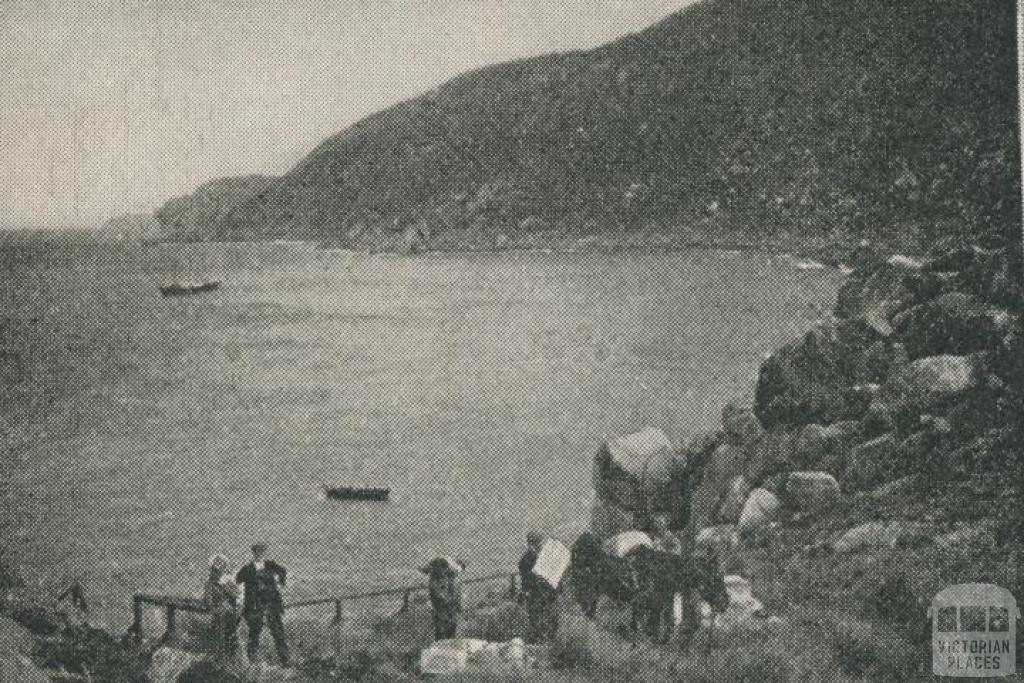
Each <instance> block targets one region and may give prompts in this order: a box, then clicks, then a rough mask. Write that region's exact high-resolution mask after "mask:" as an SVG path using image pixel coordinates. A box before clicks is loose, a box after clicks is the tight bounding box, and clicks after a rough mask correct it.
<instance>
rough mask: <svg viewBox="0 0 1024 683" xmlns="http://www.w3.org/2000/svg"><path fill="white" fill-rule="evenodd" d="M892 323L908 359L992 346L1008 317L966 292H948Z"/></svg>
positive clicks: (1002, 330)
mask: <svg viewBox="0 0 1024 683" xmlns="http://www.w3.org/2000/svg"><path fill="white" fill-rule="evenodd" d="M892 324H893V329H894V330H895V332H896V335H897V337H898V338H899V339H900V340H901V341H902V342H903V344H904V346H905V347H906V349H907V354H908V355H909V356H910V358H922V357H924V356H937V355H941V354H954V355H964V354H968V353H973V352H975V351H982V350H985V349H990V348H993V347H995V346H996V345H997V344H998V343H999V340H1000V339H1001V338H1002V335H1003V334H1005V332H1006V331H1007V330H1008V328H1009V324H1010V316H1009V314H1008V313H1007V312H1006V311H1004V310H1002V309H997V308H992V307H990V306H986V305H985V304H983V303H982V302H981V301H979V300H978V299H976V298H975V297H973V296H970V295H969V294H964V293H963V292H950V293H948V294H943V295H941V296H939V297H938V298H936V299H932V300H931V301H927V302H925V303H923V304H920V305H918V306H914V307H913V308H911V309H909V310H906V311H904V312H902V313H900V314H899V315H898V316H896V317H895V318H894V319H893V321H892Z"/></svg>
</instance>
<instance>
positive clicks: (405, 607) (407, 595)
mask: <svg viewBox="0 0 1024 683" xmlns="http://www.w3.org/2000/svg"><path fill="white" fill-rule="evenodd" d="M411 599H412V589H409V588H406V589H405V592H404V593H403V594H402V609H400V610H398V612H399V614H401V613H402V612H408V611H409V602H410V600H411Z"/></svg>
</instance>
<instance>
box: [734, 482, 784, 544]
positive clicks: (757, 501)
mask: <svg viewBox="0 0 1024 683" xmlns="http://www.w3.org/2000/svg"><path fill="white" fill-rule="evenodd" d="M781 510H782V503H780V502H779V499H778V498H777V497H776V496H775V494H774V493H772V492H771V491H768V490H765V489H754V490H753V491H751V492H750V496H749V497H748V498H747V502H746V503H744V505H743V512H741V513H740V521H739V525H738V529H739V533H740V535H748V534H752V533H754V532H756V531H757V530H758V529H761V528H763V527H765V526H767V525H768V524H770V523H772V522H774V521H775V520H776V519H778V517H779V513H780V512H781Z"/></svg>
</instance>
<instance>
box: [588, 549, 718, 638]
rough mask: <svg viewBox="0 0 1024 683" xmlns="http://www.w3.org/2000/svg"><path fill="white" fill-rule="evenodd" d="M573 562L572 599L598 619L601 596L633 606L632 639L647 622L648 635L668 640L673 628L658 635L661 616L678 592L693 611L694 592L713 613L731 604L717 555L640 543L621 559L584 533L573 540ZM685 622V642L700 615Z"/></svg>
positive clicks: (697, 625)
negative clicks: (666, 549) (675, 551)
mask: <svg viewBox="0 0 1024 683" xmlns="http://www.w3.org/2000/svg"><path fill="white" fill-rule="evenodd" d="M571 566H572V582H571V583H572V588H573V593H574V597H575V598H576V602H577V603H578V604H579V605H580V608H581V609H582V611H583V613H584V615H586V617H587V618H588V619H593V618H594V615H595V613H596V611H597V604H598V601H599V600H600V598H601V596H602V595H606V596H608V597H609V598H611V599H612V600H615V601H616V602H621V603H627V604H629V605H630V608H631V619H630V628H631V630H632V633H633V639H634V643H635V642H636V639H637V635H638V633H639V631H640V626H641V623H646V631H647V634H648V635H649V636H651V637H652V638H654V639H656V640H661V641H662V642H666V641H667V640H668V638H669V637H670V636H671V629H667V630H666V631H665V633H664V634H661V633H660V631H661V630H662V629H661V616H662V612H663V610H664V609H665V608H666V606H667V605H669V604H671V603H672V601H673V599H674V597H675V595H676V593H682V594H683V595H684V596H685V597H686V603H688V604H687V605H686V607H687V608H690V610H692V611H693V613H694V614H696V609H695V608H696V606H697V601H696V600H693V599H692V598H693V594H694V593H696V595H698V596H699V597H700V598H702V599H703V600H705V601H706V602H707V603H708V604H710V605H711V609H712V610H713V611H715V612H721V611H723V610H725V608H726V607H727V606H728V604H729V593H728V591H726V588H725V578H724V576H723V575H722V572H721V570H720V569H719V566H718V559H717V558H716V557H715V556H714V555H713V554H707V553H705V554H697V555H689V556H683V555H675V554H672V553H667V552H664V551H661V550H655V549H653V548H648V547H646V546H641V547H639V548H637V549H635V550H633V551H631V552H630V553H629V554H628V555H626V556H625V557H623V558H617V557H613V556H611V555H609V554H607V553H605V552H604V550H603V549H602V548H601V543H600V541H598V539H597V537H596V536H594V535H593V534H591V533H589V532H586V533H583V534H581V535H580V537H579V538H578V539H576V543H574V544H573V547H572V565H571ZM687 616H690V615H687ZM684 624H685V626H684V627H683V629H682V631H681V632H682V642H683V645H684V646H685V645H686V644H688V643H689V641H690V639H691V638H692V637H693V634H694V633H696V631H697V629H698V628H699V627H700V619H699V618H698V619H694V618H692V616H690V618H689V619H687V620H685V621H684Z"/></svg>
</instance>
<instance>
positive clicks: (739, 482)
mask: <svg viewBox="0 0 1024 683" xmlns="http://www.w3.org/2000/svg"><path fill="white" fill-rule="evenodd" d="M752 488H753V486H751V485H750V482H749V481H747V478H746V477H744V476H743V475H740V476H738V477H733V479H732V481H730V482H729V485H728V486H727V487H726V490H725V496H723V497H722V504H721V505H720V506H719V507H718V521H720V522H722V523H724V524H735V523H736V522H738V521H739V519H740V513H741V512H743V505H744V503H746V502H747V496H748V495H749V494H750V490H751V489H752Z"/></svg>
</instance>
